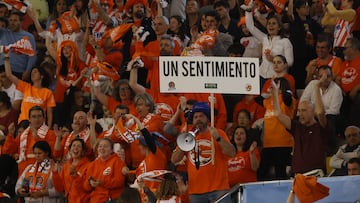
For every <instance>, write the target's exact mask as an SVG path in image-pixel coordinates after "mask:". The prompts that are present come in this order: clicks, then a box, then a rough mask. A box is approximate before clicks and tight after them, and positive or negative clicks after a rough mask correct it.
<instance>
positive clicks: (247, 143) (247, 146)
mask: <svg viewBox="0 0 360 203" xmlns="http://www.w3.org/2000/svg"><path fill="white" fill-rule="evenodd" d="M239 128H241V129H243V130H244V131H245V134H246V140H245V143H244V144H243V147H242V151H243V152H246V151H247V150H249V149H250V146H251V144H252V142H253V139H252V138H251V137H250V135H249V133H248V130H247V129H246V128H245V127H243V126H236V127H235V130H234V132H233V137H232V139H231V141H230V142H231V143H232V144H233V145H234V147H235V149H236V150H238V148H237V146H236V143H235V132H236V130H237V129H239Z"/></svg>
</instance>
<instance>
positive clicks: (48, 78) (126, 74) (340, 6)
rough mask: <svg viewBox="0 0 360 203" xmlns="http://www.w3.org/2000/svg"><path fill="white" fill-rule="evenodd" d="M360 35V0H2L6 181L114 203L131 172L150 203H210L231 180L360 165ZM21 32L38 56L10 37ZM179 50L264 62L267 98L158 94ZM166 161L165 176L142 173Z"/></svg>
mask: <svg viewBox="0 0 360 203" xmlns="http://www.w3.org/2000/svg"><path fill="white" fill-rule="evenodd" d="M359 33H360V1H358V0H341V1H340V0H328V1H325V0H324V1H323V0H272V1H267V0H254V1H253V0H250V1H242V0H152V1H151V0H149V1H147V0H127V1H124V0H114V1H113V0H99V1H97V0H74V1H71V0H47V1H45V0H29V1H24V2H23V1H17V0H4V1H1V2H0V46H1V47H0V52H1V55H0V89H1V91H0V130H1V132H0V144H1V145H0V153H1V155H2V156H3V157H4V161H5V162H6V163H13V162H14V160H16V161H17V164H16V163H13V164H9V165H8V166H9V167H14V168H16V167H18V173H15V172H13V171H14V170H12V168H10V169H4V172H3V173H4V174H1V175H2V176H4V178H2V179H1V184H2V186H1V187H0V188H1V192H2V194H6V195H7V196H9V197H11V198H13V199H15V196H18V197H21V198H20V199H22V201H25V202H31V201H32V200H34V199H39V198H42V200H43V201H44V202H53V201H54V202H56V201H60V200H61V199H64V197H65V198H67V199H68V201H69V202H84V201H85V200H86V202H87V201H90V202H106V201H114V202H115V201H116V199H117V198H118V197H119V196H120V194H121V193H122V192H123V190H124V188H125V187H127V186H128V185H132V184H133V183H134V180H136V181H135V185H136V186H137V187H138V188H139V191H140V196H141V199H142V201H150V202H154V201H159V202H161V201H162V200H168V201H170V200H171V201H172V202H179V201H180V199H181V201H182V202H188V201H189V199H188V197H189V194H190V202H202V201H203V200H202V199H201V198H200V197H198V196H196V195H198V194H205V193H206V194H209V197H208V198H209V199H211V198H214V197H217V196H219V194H223V192H224V191H226V190H227V189H229V187H232V186H234V185H236V184H237V183H246V182H254V181H260V180H261V181H263V180H275V179H289V178H290V177H293V175H294V174H295V173H305V172H308V171H311V170H320V171H321V172H320V174H323V175H327V174H331V175H347V174H348V167H349V166H350V167H351V169H349V170H350V171H351V173H349V174H353V175H356V174H357V173H356V172H355V173H354V172H353V171H358V172H359V173H358V174H360V163H359V160H358V159H359V158H360V146H359V145H360V129H359V126H360V117H359V115H360V40H359V37H360V34H359ZM22 39H26V40H28V42H29V43H30V44H31V47H32V48H31V49H32V50H33V51H34V53H35V54H34V55H32V54H28V53H26V52H25V51H23V49H26V48H28V47H27V46H26V43H24V44H25V45H22V44H21V43H18V45H19V44H20V45H19V47H17V48H7V47H6V46H7V45H9V44H13V43H16V42H19V40H22ZM180 55H181V56H193V57H196V56H222V57H226V56H229V57H256V58H259V59H260V64H259V65H260V66H259V68H260V70H259V72H260V83H261V95H241V94H237V95H235V94H234V95H230V94H215V96H214V98H211V97H210V94H205V93H198V94H190V93H182V94H179V93H177V94H172V93H161V92H160V91H159V86H160V85H159V82H160V81H159V70H158V67H159V63H158V57H159V56H180ZM229 60H231V58H229ZM234 85H236V84H234ZM318 93H319V94H318ZM211 99H214V101H215V107H214V108H215V121H214V126H210V120H211V118H210V117H211V116H210V109H209V105H208V103H209V101H210V100H211ZM193 108H195V109H193ZM306 111H307V112H306ZM304 112H305V113H304ZM309 112H310V113H309ZM199 113H203V117H201V116H199ZM283 116H285V117H286V118H289V119H290V118H291V119H292V121H291V123H289V122H290V121H289V122H288V120H286V119H284V118H285V117H283ZM297 121H298V122H297ZM324 121H325V122H324ZM298 123H301V124H303V125H304V126H306V127H297V126H299V125H300V126H301V124H298ZM315 123H319V125H317V126H316V127H313V126H314V125H315ZM203 124H205V127H204V126H203ZM294 126H296V127H297V128H296V129H295V127H294ZM303 128H304V131H302V133H300V135H301V136H302V134H306V133H308V134H309V135H310V138H308V137H305V135H304V137H305V138H302V137H301V136H300V138H299V137H298V136H297V135H298V133H299V129H301V130H302V129H303ZM195 129H200V134H199V136H198V137H199V138H196V139H197V140H198V142H197V143H196V147H195V149H193V150H191V151H189V152H184V151H182V150H179V148H178V147H177V146H176V138H177V136H178V135H179V134H181V133H184V132H189V131H194V130H195ZM215 129H216V130H215ZM317 129H320V130H317ZM312 134H313V135H312ZM315 134H316V136H317V135H318V134H319V136H321V137H322V138H321V139H320V138H319V139H316V140H312V139H311V137H316V136H315ZM323 138H324V139H323ZM203 140H209V142H208V143H210V145H211V146H210V148H206V147H209V146H205V145H206V144H204V143H201V141H203ZM313 142H314V143H316V146H314V144H311V143H313ZM214 143H215V144H214ZM314 148H316V150H315V149H314ZM179 151H181V152H182V153H179ZM209 151H210V152H211V153H210V152H209ZM214 151H215V152H214ZM303 151H307V152H308V153H307V154H309V156H313V157H305V158H304V157H302V158H303V159H302V160H299V159H298V156H297V155H295V154H298V153H303ZM310 152H311V153H313V152H314V153H315V154H311V153H310ZM114 153H115V154H114ZM209 153H210V155H209ZM8 155H10V156H8ZM293 157H297V158H296V159H295V158H293ZM326 157H328V158H326ZM356 157H357V159H356ZM312 158H313V159H314V160H318V161H320V164H318V163H312V162H311V161H310V162H311V163H310V162H309V161H307V160H308V159H312ZM352 158H355V159H352ZM12 159H14V160H12ZM11 160H12V161H11ZM34 162H35V163H34ZM210 163H212V164H210ZM302 163H305V164H304V165H306V167H303V168H301V167H300V168H301V169H298V168H297V167H295V166H299V164H302ZM326 163H328V165H330V166H331V168H332V169H334V170H333V171H331V170H328V169H326V167H325V166H326V165H325V164H326ZM349 163H350V164H349ZM354 163H355V167H354ZM356 163H357V166H356ZM14 165H17V166H14ZM190 165H191V166H190ZM209 165H212V166H209ZM219 165H221V166H219ZM292 165H293V167H291V166H292ZM192 166H193V167H192ZM224 166H225V169H224V168H223V167H224ZM199 167H200V170H199ZM356 167H357V168H356ZM328 168H329V167H328ZM165 169H167V170H171V171H176V173H174V174H172V175H169V174H168V175H166V176H164V177H163V179H162V180H163V181H162V182H161V184H160V183H158V182H154V181H148V180H143V179H136V177H139V176H141V174H144V173H146V172H151V171H156V170H165ZM16 171H17V170H16ZM214 171H216V172H214ZM226 171H227V173H226ZM224 173H226V175H220V174H224ZM195 174H196V175H195ZM198 174H201V175H202V176H203V175H206V176H209V178H210V179H209V180H204V179H203V180H201V179H196V178H195V176H197V175H198ZM212 174H213V176H211V175H212ZM34 177H36V178H34ZM46 182H47V183H46ZM215 183H216V184H215ZM75 184H76V185H80V186H83V187H81V188H78V187H76V188H74V185H75ZM11 188H13V189H11ZM15 188H16V190H15ZM29 188H30V190H29ZM214 191H216V192H218V193H212V192H214ZM126 192H128V193H129V192H132V191H131V190H127V189H125V192H124V193H126ZM15 193H16V194H15ZM6 195H5V196H6ZM24 197H25V198H24ZM199 198H200V199H199ZM120 199H126V197H122V198H120ZM119 201H120V200H119Z"/></svg>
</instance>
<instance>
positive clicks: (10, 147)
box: [3, 106, 55, 174]
mask: <svg viewBox="0 0 360 203" xmlns="http://www.w3.org/2000/svg"><path fill="white" fill-rule="evenodd" d="M29 122H30V125H29V127H28V128H26V129H25V130H24V132H23V133H22V134H21V135H18V136H17V137H16V138H14V133H15V126H14V125H13V124H10V126H9V135H8V136H6V140H5V145H4V147H3V150H4V151H3V152H4V154H12V155H15V154H18V156H19V159H18V161H17V162H18V164H19V174H21V173H22V172H23V170H24V169H25V168H26V167H27V166H28V165H29V164H32V163H34V162H35V160H36V159H35V154H34V152H33V149H32V147H33V145H34V144H35V143H36V142H38V141H46V142H48V143H49V145H50V146H54V143H55V134H54V131H52V130H50V129H49V127H48V126H47V125H46V124H45V114H44V110H43V109H42V108H41V107H40V106H33V107H31V109H30V110H29Z"/></svg>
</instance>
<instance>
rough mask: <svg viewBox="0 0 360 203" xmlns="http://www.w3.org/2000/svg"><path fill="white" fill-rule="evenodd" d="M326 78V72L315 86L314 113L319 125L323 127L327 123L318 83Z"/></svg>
mask: <svg viewBox="0 0 360 203" xmlns="http://www.w3.org/2000/svg"><path fill="white" fill-rule="evenodd" d="M326 79H327V74H323V75H322V77H321V78H320V80H319V81H318V83H317V84H316V86H315V114H316V117H317V118H318V121H319V123H320V125H321V126H322V127H323V128H325V127H326V125H327V119H326V116H325V108H324V103H323V101H322V98H321V94H320V83H322V82H323V81H325V80H326Z"/></svg>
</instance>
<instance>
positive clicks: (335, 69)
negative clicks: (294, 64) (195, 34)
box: [316, 56, 343, 76]
mask: <svg viewBox="0 0 360 203" xmlns="http://www.w3.org/2000/svg"><path fill="white" fill-rule="evenodd" d="M342 62H343V61H342V59H341V58H339V57H337V56H330V57H329V58H328V60H326V61H323V62H321V61H320V60H319V58H317V59H316V66H317V67H320V66H330V67H331V70H332V73H333V75H334V76H335V75H337V74H339V71H340V68H341V64H342Z"/></svg>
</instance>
